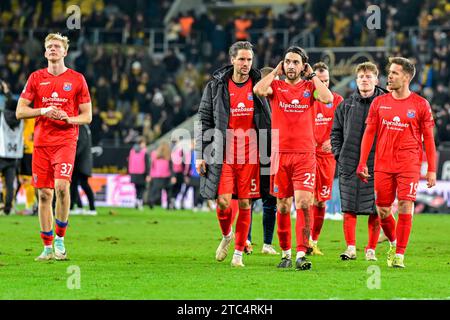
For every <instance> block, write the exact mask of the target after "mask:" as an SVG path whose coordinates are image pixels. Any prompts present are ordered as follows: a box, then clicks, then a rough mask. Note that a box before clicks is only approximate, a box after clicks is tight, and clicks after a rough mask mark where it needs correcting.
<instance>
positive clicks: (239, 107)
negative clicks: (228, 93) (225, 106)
mask: <svg viewBox="0 0 450 320" xmlns="http://www.w3.org/2000/svg"><path fill="white" fill-rule="evenodd" d="M236 112H253V107H251V108H246V106H245V103H243V102H239V103H238V105H237V108H231V113H236Z"/></svg>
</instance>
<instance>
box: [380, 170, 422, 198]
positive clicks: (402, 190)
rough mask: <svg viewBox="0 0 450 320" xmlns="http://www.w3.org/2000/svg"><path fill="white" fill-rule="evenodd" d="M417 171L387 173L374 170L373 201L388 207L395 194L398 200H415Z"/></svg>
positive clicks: (417, 179)
mask: <svg viewBox="0 0 450 320" xmlns="http://www.w3.org/2000/svg"><path fill="white" fill-rule="evenodd" d="M419 178H420V173H419V172H417V173H416V172H401V173H388V172H380V171H375V173H374V180H375V203H376V205H377V206H379V207H390V206H391V205H392V203H393V202H394V200H395V195H396V194H397V199H398V200H408V201H415V200H416V193H417V186H418V184H419Z"/></svg>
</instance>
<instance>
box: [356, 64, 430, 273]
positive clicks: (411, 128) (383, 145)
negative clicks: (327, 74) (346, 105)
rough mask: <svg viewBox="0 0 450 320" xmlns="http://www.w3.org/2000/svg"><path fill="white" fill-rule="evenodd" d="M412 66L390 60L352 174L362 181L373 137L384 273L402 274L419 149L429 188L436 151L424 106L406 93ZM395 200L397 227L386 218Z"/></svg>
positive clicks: (411, 74)
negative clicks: (385, 240) (384, 88)
mask: <svg viewBox="0 0 450 320" xmlns="http://www.w3.org/2000/svg"><path fill="white" fill-rule="evenodd" d="M415 72H416V69H415V66H414V64H413V63H412V62H411V61H410V60H408V59H406V58H403V57H394V58H390V59H389V74H388V89H389V90H390V91H391V92H390V93H388V94H385V95H382V96H380V97H377V98H375V100H374V101H373V102H372V104H371V106H370V110H369V116H368V117H367V120H366V123H367V127H366V130H365V132H364V136H363V140H362V143H361V156H360V161H359V166H358V169H357V174H358V176H359V178H360V179H361V180H363V181H366V180H367V178H368V177H369V174H368V171H367V165H366V162H367V157H368V154H369V151H370V149H371V147H372V144H373V141H374V138H375V135H376V136H377V147H376V150H375V169H374V175H375V176H374V178H375V195H376V205H377V210H378V214H379V215H380V218H381V227H382V228H383V231H384V234H385V235H386V237H387V238H388V239H389V242H390V249H389V252H388V256H387V264H388V266H389V267H391V266H392V267H396V268H404V267H405V265H404V254H405V250H406V246H407V244H408V240H409V236H410V232H411V227H412V216H413V212H414V201H415V200H416V191H417V185H418V183H419V178H420V167H421V163H422V144H425V152H426V156H427V161H428V173H427V175H426V179H427V186H428V187H429V188H431V187H433V186H434V185H435V184H436V146H435V144H434V137H433V127H434V121H433V115H432V113H431V107H430V104H429V103H428V101H427V100H425V99H424V98H422V97H421V96H419V95H418V94H416V93H414V92H411V91H410V90H409V84H410V82H411V80H412V79H413V78H414V75H415ZM396 196H397V198H398V222H397V226H396V223H395V219H394V217H393V215H392V212H391V207H392V203H393V202H394V200H395V197H396Z"/></svg>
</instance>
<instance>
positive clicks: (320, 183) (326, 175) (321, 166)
mask: <svg viewBox="0 0 450 320" xmlns="http://www.w3.org/2000/svg"><path fill="white" fill-rule="evenodd" d="M316 166H317V167H316V188H315V191H314V196H315V198H316V199H317V201H327V200H330V199H331V188H332V187H333V181H334V171H335V169H336V160H334V156H333V155H319V154H317V155H316Z"/></svg>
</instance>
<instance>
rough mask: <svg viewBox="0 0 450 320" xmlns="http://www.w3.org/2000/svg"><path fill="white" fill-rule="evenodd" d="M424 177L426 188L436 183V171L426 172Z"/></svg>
mask: <svg viewBox="0 0 450 320" xmlns="http://www.w3.org/2000/svg"><path fill="white" fill-rule="evenodd" d="M426 178H427V187H428V188H431V187H434V186H435V185H436V172H428V173H427V177H426Z"/></svg>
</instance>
